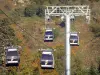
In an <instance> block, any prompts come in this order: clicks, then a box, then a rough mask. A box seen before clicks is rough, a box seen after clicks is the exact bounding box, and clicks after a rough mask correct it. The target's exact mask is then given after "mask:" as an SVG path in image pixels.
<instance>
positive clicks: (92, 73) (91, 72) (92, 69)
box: [89, 65, 98, 75]
mask: <svg viewBox="0 0 100 75" xmlns="http://www.w3.org/2000/svg"><path fill="white" fill-rule="evenodd" d="M89 75H98V72H97V70H96V68H95V67H94V66H93V65H91V67H90V70H89Z"/></svg>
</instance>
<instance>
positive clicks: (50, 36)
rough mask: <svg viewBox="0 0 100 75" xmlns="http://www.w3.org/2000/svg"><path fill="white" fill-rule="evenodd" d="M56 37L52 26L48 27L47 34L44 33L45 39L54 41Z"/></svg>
mask: <svg viewBox="0 0 100 75" xmlns="http://www.w3.org/2000/svg"><path fill="white" fill-rule="evenodd" d="M53 39H54V34H53V30H52V28H46V30H45V34H44V41H45V42H47V41H53Z"/></svg>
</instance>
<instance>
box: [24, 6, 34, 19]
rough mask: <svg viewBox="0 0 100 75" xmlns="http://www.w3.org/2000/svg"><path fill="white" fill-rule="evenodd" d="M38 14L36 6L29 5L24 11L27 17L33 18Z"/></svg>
mask: <svg viewBox="0 0 100 75" xmlns="http://www.w3.org/2000/svg"><path fill="white" fill-rule="evenodd" d="M35 14H36V7H35V5H29V6H27V7H26V8H25V10H24V15H25V17H32V16H33V15H35Z"/></svg>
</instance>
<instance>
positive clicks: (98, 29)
mask: <svg viewBox="0 0 100 75" xmlns="http://www.w3.org/2000/svg"><path fill="white" fill-rule="evenodd" d="M90 27H91V31H92V32H93V33H94V35H95V37H99V36H100V25H99V24H93V25H91V26H90Z"/></svg>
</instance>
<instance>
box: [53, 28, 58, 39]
mask: <svg viewBox="0 0 100 75" xmlns="http://www.w3.org/2000/svg"><path fill="white" fill-rule="evenodd" d="M53 33H54V38H57V37H58V36H59V29H54V30H53Z"/></svg>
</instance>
